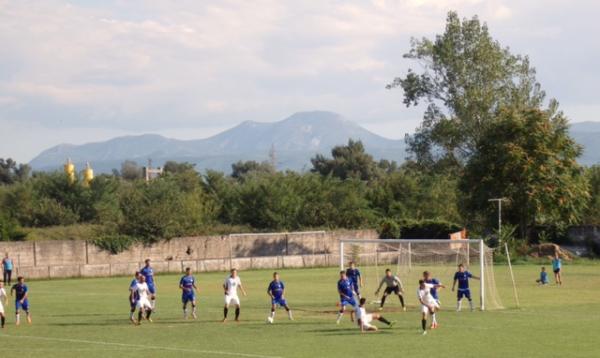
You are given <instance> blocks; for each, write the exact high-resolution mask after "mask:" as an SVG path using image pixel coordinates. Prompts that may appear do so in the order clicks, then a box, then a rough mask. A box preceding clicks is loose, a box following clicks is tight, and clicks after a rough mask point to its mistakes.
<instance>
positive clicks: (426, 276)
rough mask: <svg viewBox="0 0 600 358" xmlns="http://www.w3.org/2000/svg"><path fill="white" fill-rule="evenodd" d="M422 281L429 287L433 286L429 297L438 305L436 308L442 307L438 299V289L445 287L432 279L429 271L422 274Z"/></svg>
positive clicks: (435, 279)
mask: <svg viewBox="0 0 600 358" xmlns="http://www.w3.org/2000/svg"><path fill="white" fill-rule="evenodd" d="M423 280H425V283H428V284H430V285H434V287H432V288H431V296H432V297H433V298H434V299H435V301H436V302H437V303H438V306H440V307H441V306H442V303H441V302H440V297H439V296H438V291H437V289H438V287H440V288H446V286H444V285H442V283H441V282H440V280H438V279H437V278H434V277H433V275H432V274H431V272H429V271H424V272H423Z"/></svg>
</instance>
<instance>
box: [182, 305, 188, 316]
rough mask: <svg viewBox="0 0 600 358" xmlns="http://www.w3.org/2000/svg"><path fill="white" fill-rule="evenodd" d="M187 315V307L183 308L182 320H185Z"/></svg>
mask: <svg viewBox="0 0 600 358" xmlns="http://www.w3.org/2000/svg"><path fill="white" fill-rule="evenodd" d="M187 314H188V310H187V307H184V309H183V318H186V317H187Z"/></svg>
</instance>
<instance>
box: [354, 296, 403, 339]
mask: <svg viewBox="0 0 600 358" xmlns="http://www.w3.org/2000/svg"><path fill="white" fill-rule="evenodd" d="M366 302H367V299H366V298H361V299H360V305H359V306H358V310H356V320H357V322H358V326H359V327H360V331H361V332H368V331H377V326H374V325H372V324H371V322H373V320H378V321H379V322H383V323H385V324H387V325H388V326H389V327H390V328H391V327H392V326H393V325H394V323H395V322H390V321H388V320H387V319H385V318H383V317H382V316H381V315H379V314H377V313H367V310H366V309H365V303H366Z"/></svg>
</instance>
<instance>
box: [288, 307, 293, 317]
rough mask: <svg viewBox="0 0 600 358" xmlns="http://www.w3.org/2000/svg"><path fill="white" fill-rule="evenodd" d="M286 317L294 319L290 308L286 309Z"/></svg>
mask: <svg viewBox="0 0 600 358" xmlns="http://www.w3.org/2000/svg"><path fill="white" fill-rule="evenodd" d="M288 318H289V319H294V317H293V316H292V310H290V309H288Z"/></svg>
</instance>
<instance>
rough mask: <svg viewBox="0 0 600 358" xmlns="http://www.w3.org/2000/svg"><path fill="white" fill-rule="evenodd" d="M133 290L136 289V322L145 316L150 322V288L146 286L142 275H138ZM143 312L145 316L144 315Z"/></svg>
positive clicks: (140, 321)
mask: <svg viewBox="0 0 600 358" xmlns="http://www.w3.org/2000/svg"><path fill="white" fill-rule="evenodd" d="M135 290H136V291H137V297H138V301H137V308H138V322H137V324H140V323H142V319H143V318H146V319H147V320H148V321H150V322H152V319H151V318H150V315H151V314H152V303H150V296H151V293H150V289H149V288H148V284H147V283H146V277H144V275H140V276H139V282H138V283H137V285H136V286H135ZM144 313H145V314H146V316H145V317H144Z"/></svg>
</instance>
